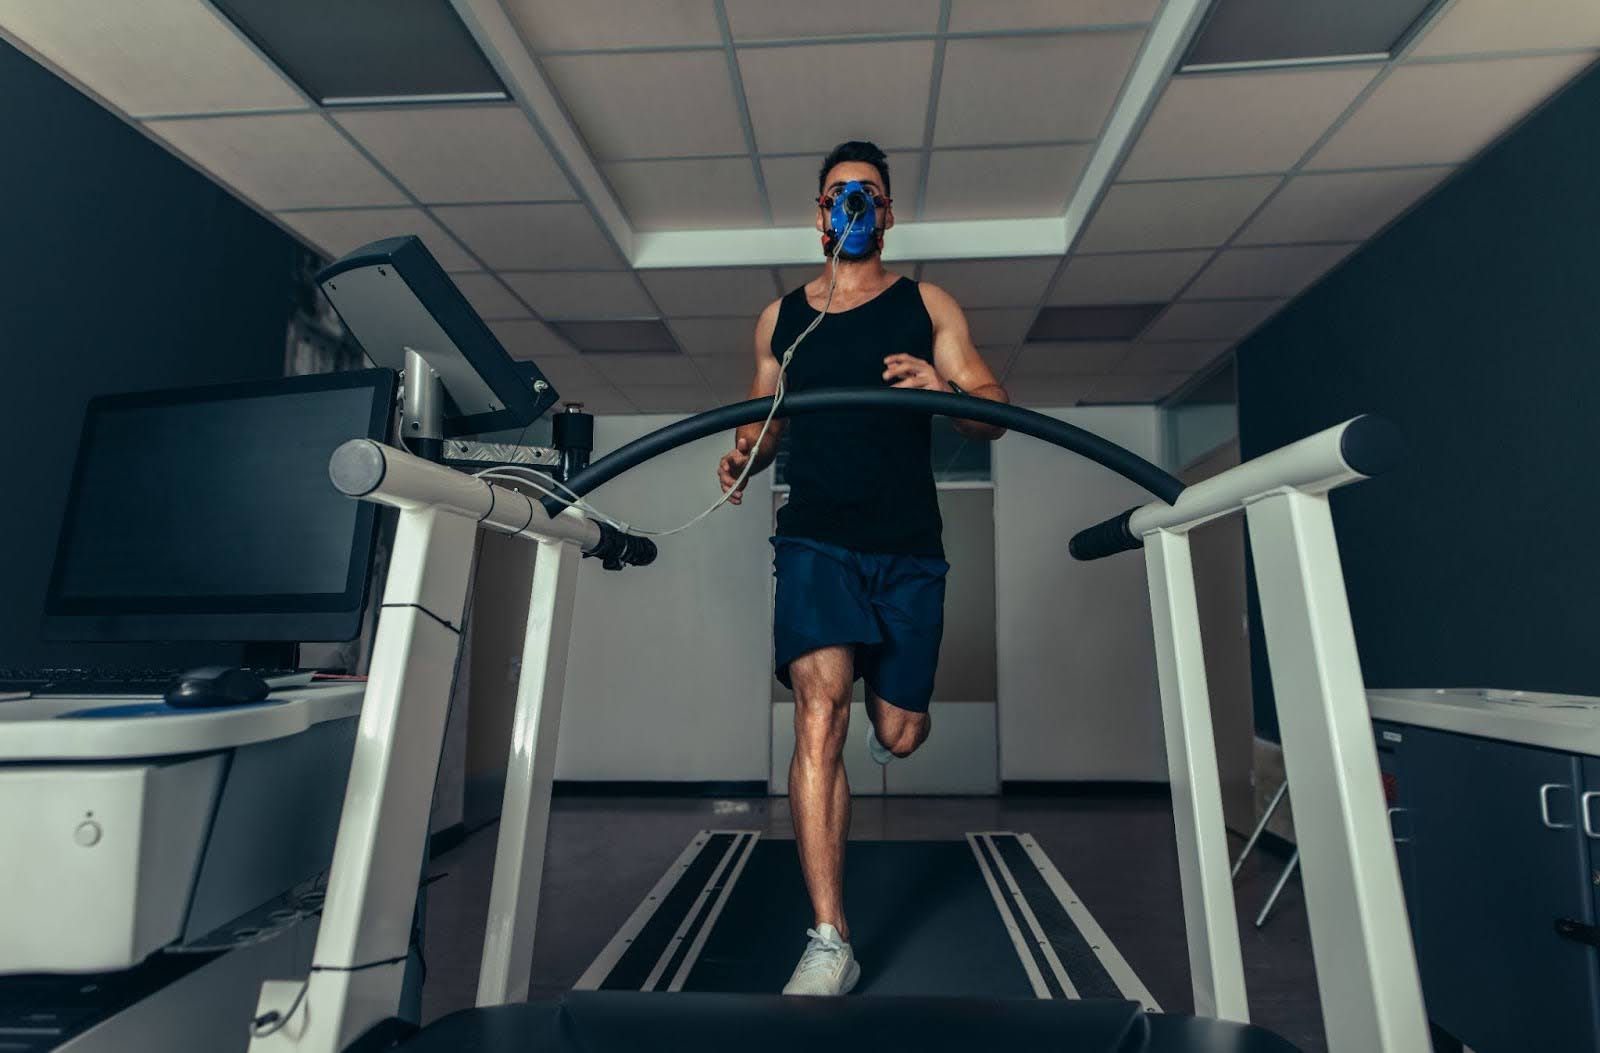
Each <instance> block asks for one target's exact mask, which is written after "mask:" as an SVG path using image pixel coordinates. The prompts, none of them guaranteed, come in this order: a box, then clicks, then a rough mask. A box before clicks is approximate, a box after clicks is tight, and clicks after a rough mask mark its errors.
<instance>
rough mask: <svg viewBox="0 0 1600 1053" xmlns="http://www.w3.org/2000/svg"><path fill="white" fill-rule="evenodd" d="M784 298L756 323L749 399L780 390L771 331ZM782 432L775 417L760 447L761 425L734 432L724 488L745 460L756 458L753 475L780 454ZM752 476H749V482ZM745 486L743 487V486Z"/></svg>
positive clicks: (722, 470)
mask: <svg viewBox="0 0 1600 1053" xmlns="http://www.w3.org/2000/svg"><path fill="white" fill-rule="evenodd" d="M781 302H782V301H778V300H774V301H773V302H772V303H770V304H768V305H767V309H766V310H764V311H762V312H761V317H760V319H759V320H757V322H756V333H755V377H754V379H752V380H751V382H750V395H749V397H750V398H753V399H762V398H770V397H771V396H773V395H775V394H777V391H778V360H777V358H776V357H775V356H774V355H773V354H772V333H773V331H774V330H775V329H777V327H778V307H779V305H780V303H781ZM782 434H783V421H781V420H776V419H775V420H773V422H772V424H771V426H770V427H768V428H767V435H766V438H765V439H763V440H762V442H761V448H760V449H756V448H755V446H756V439H757V437H759V436H760V435H761V424H760V423H759V422H757V423H754V424H746V425H743V426H741V427H740V428H739V429H738V430H737V431H736V432H734V441H733V449H732V450H729V451H728V452H727V453H726V454H724V455H723V458H722V460H721V462H720V463H719V464H718V465H717V477H718V479H719V480H720V482H721V483H722V488H723V489H724V490H727V489H729V488H730V487H732V486H733V484H734V483H735V482H736V481H737V480H738V478H739V474H740V473H741V472H743V471H744V467H745V463H746V462H747V461H750V460H753V461H754V462H755V463H754V464H753V465H752V466H751V468H750V475H755V474H756V473H757V472H760V471H764V470H765V469H766V467H767V466H768V465H769V464H771V463H772V459H773V458H774V457H776V456H777V455H778V437H779V436H780V435H782ZM748 480H749V476H746V482H747V483H748ZM741 489H742V488H741ZM741 497H742V494H739V493H736V494H734V495H733V496H732V497H730V498H728V502H729V503H730V504H738V503H739V502H740V500H741Z"/></svg>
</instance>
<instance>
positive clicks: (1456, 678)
mask: <svg viewBox="0 0 1600 1053" xmlns="http://www.w3.org/2000/svg"><path fill="white" fill-rule="evenodd" d="M1597 128H1600V70H1594V69H1591V70H1590V71H1589V72H1588V73H1587V74H1586V75H1585V76H1584V77H1582V78H1580V79H1579V80H1578V81H1576V82H1574V84H1572V85H1571V86H1569V88H1568V89H1567V90H1566V91H1565V92H1564V93H1563V94H1561V95H1559V96H1558V97H1557V98H1555V99H1554V100H1552V101H1551V102H1549V103H1548V104H1547V105H1546V106H1545V107H1544V108H1542V109H1541V110H1540V111H1538V112H1537V113H1535V114H1534V115H1533V116H1532V117H1530V118H1529V119H1528V120H1527V121H1526V122H1524V123H1523V124H1522V125H1521V126H1520V127H1519V128H1517V129H1516V130H1514V131H1513V132H1512V133H1511V134H1510V135H1508V136H1507V137H1506V138H1504V139H1503V140H1501V142H1500V143H1499V144H1497V145H1496V146H1495V147H1493V148H1492V149H1491V150H1489V151H1488V152H1487V153H1485V154H1484V155H1483V156H1482V157H1480V158H1479V159H1478V160H1477V161H1475V162H1474V163H1473V164H1472V165H1471V166H1470V167H1468V168H1467V169H1465V170H1463V171H1462V172H1460V173H1458V174H1457V175H1456V176H1455V177H1454V178H1452V179H1451V180H1450V181H1449V182H1448V183H1447V184H1445V185H1444V186H1443V187H1442V188H1440V189H1439V190H1438V191H1437V192H1436V193H1435V194H1434V195H1433V196H1431V197H1430V198H1428V199H1427V200H1426V201H1424V202H1423V203H1422V204H1421V205H1420V206H1418V207H1417V208H1416V209H1414V210H1413V211H1412V212H1411V213H1410V214H1408V215H1407V216H1405V217H1403V218H1402V219H1401V220H1400V221H1399V222H1398V223H1396V224H1395V225H1394V226H1392V227H1391V228H1389V230H1388V231H1386V232H1385V233H1384V234H1382V235H1381V236H1380V237H1379V238H1377V239H1376V240H1374V241H1373V242H1371V243H1370V244H1368V245H1367V246H1365V247H1363V248H1362V250H1361V251H1360V252H1359V253H1357V254H1356V255H1355V256H1353V257H1352V258H1351V259H1349V260H1348V261H1346V262H1345V264H1344V265H1343V266H1341V267H1340V268H1339V269H1338V270H1337V271H1335V272H1334V273H1333V274H1331V275H1330V276H1329V277H1327V278H1326V279H1325V280H1324V281H1322V282H1321V283H1320V284H1318V285H1317V286H1316V287H1315V288H1314V289H1312V290H1311V291H1309V292H1308V293H1306V294H1305V295H1304V296H1302V297H1301V298H1300V299H1298V300H1297V301H1296V302H1295V303H1293V304H1292V305H1291V306H1290V307H1289V308H1288V309H1287V310H1285V311H1284V312H1283V313H1282V314H1280V315H1279V316H1278V317H1277V318H1276V319H1274V320H1273V321H1272V322H1271V323H1269V324H1268V325H1267V326H1266V327H1265V328H1264V329H1262V330H1261V331H1260V332H1259V333H1258V334H1256V335H1255V336H1253V337H1251V338H1250V339H1249V340H1248V341H1246V342H1245V344H1244V345H1243V346H1242V348H1241V349H1240V351H1239V356H1238V361H1239V424H1240V441H1241V445H1242V451H1243V454H1244V456H1246V457H1254V456H1258V455H1260V454H1262V453H1265V452H1267V451H1269V450H1272V449H1275V448H1276V447H1279V446H1281V445H1283V444H1285V443H1287V442H1290V441H1292V440H1294V439H1298V438H1301V437H1303V436H1305V435H1308V434H1310V433H1312V432H1315V431H1317V430H1319V429H1321V428H1324V427H1327V426H1329V425H1332V424H1336V423H1338V422H1339V421H1341V420H1343V419H1345V418H1347V417H1350V416H1353V415H1355V414H1357V413H1362V412H1371V413H1378V414H1382V415H1384V416H1386V417H1388V418H1390V419H1391V420H1393V421H1395V422H1396V423H1397V424H1399V425H1400V427H1401V429H1402V430H1403V431H1404V432H1405V433H1406V436H1407V439H1408V441H1409V444H1410V450H1411V459H1410V462H1409V464H1407V466H1406V467H1405V468H1404V469H1403V470H1401V471H1398V472H1396V473H1394V474H1393V475H1391V476H1388V477H1385V478H1381V479H1377V480H1374V481H1372V482H1367V483H1362V484H1360V485H1357V486H1353V487H1350V488H1348V489H1345V490H1340V491H1338V492H1336V493H1335V494H1334V496H1333V504H1334V517H1335V523H1336V524H1337V529H1338V534H1339V542H1340V548H1341V554H1342V557H1343V561H1344V571H1345V581H1346V584H1347V588H1348V591H1349V594H1350V607H1351V613H1352V615H1353V617H1354V620H1355V628H1356V636H1357V641H1358V643H1359V645H1360V648H1361V658H1362V666H1363V671H1364V673H1365V676H1366V681H1367V684H1368V685H1369V686H1372V687H1465V686H1482V687H1504V688H1525V689H1537V690H1545V691H1563V692H1579V693H1583V694H1589V695H1600V663H1597V662H1596V661H1595V657H1594V655H1595V650H1594V648H1595V644H1594V642H1595V641H1596V640H1597V639H1600V602H1597V600H1600V561H1597V559H1596V550H1595V548H1594V544H1593V537H1594V530H1595V524H1596V523H1600V470H1597V469H1600V465H1597V454H1600V413H1597V411H1600V135H1596V134H1595V130H1596V129H1597ZM1252 622H1253V623H1254V624H1253V625H1252V633H1251V636H1252V643H1253V647H1254V650H1255V652H1256V653H1255V655H1254V658H1255V663H1254V664H1255V688H1256V690H1255V697H1256V700H1257V715H1258V720H1259V721H1260V722H1262V723H1263V724H1264V725H1265V729H1266V730H1268V731H1270V732H1275V730H1276V720H1275V717H1274V711H1273V710H1272V708H1271V706H1272V703H1271V697H1272V696H1271V691H1270V683H1269V682H1268V679H1267V668H1266V663H1265V653H1264V651H1263V650H1262V647H1261V644H1260V639H1261V634H1260V631H1259V622H1258V619H1257V617H1256V612H1255V611H1254V610H1252Z"/></svg>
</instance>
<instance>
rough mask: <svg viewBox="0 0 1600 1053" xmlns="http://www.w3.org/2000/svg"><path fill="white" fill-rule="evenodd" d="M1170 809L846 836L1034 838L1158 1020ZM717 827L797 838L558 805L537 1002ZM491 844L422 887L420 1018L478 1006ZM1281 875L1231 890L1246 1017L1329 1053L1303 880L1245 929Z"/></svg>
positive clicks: (1135, 802)
mask: <svg viewBox="0 0 1600 1053" xmlns="http://www.w3.org/2000/svg"><path fill="white" fill-rule="evenodd" d="M1170 809H1171V804H1170V802H1169V801H1167V800H1166V799H1165V798H1136V797H1059V796H1050V797H1015V796H1007V797H998V798H997V797H933V798H929V797H866V798H857V799H856V801H855V814H854V820H853V824H852V827H851V831H850V836H851V837H852V838H853V839H907V840H925V839H935V838H938V839H944V838H959V837H961V836H962V835H963V834H965V833H966V832H967V831H969V830H1016V831H1019V832H1027V833H1031V834H1033V835H1034V837H1035V838H1036V839H1037V840H1038V841H1039V843H1040V844H1041V845H1042V846H1043V847H1044V849H1045V851H1046V852H1048V853H1049V855H1050V858H1051V859H1052V860H1053V861H1054V862H1055V864H1056V866H1057V868H1058V869H1060V870H1061V872H1062V873H1063V874H1064V875H1065V877H1066V878H1067V880H1068V881H1069V882H1071V884H1072V886H1073V888H1074V889H1075V890H1076V891H1077V892H1078V894H1079V895H1080V896H1081V897H1082V899H1083V901H1084V903H1085V904H1086V905H1087V906H1088V907H1089V909H1090V910H1091V911H1093V913H1094V915H1095V917H1096V918H1097V919H1098V920H1099V922H1100V924H1101V926H1102V927H1103V928H1104V929H1105V930H1106V932H1107V934H1109V935H1110V937H1111V938H1112V940H1114V941H1115V942H1116V945H1117V947H1118V948H1119V949H1120V950H1121V951H1122V953H1123V955H1124V956H1125V957H1126V958H1127V959H1128V961H1129V963H1130V964H1131V965H1132V966H1133V969H1134V971H1135V972H1137V973H1138V974H1139V976H1140V978H1141V979H1143V980H1144V982H1145V983H1146V984H1147V985H1148V986H1149V988H1150V991H1151V993H1152V994H1153V995H1154V996H1155V997H1156V999H1157V1000H1158V1001H1159V1002H1160V1003H1161V1005H1162V1006H1163V1008H1165V1009H1167V1010H1168V1011H1171V1012H1188V1011H1190V1010H1191V1009H1192V1005H1193V1003H1192V998H1191V995H1190V991H1189V969H1188V962H1187V954H1186V950H1185V943H1184V929H1183V910H1182V904H1181V900H1180V896H1179V890H1178V864H1177V855H1176V850H1175V848H1174V845H1173V828H1172V818H1171V811H1170ZM718 828H720V829H755V830H760V831H762V832H763V834H764V835H766V836H772V837H790V836H792V832H791V829H790V825H789V806H788V800H787V799H786V798H781V797H775V798H743V799H734V800H711V799H704V798H666V797H648V798H635V797H627V798H624V797H558V798H557V799H556V801H555V802H554V808H553V811H552V814H551V817H550V839H549V852H548V856H547V862H546V867H545V880H544V890H543V896H542V900H541V902H540V908H539V937H538V941H537V944H536V949H535V952H534V965H533V990H532V992H531V995H532V997H533V998H541V997H555V996H558V995H560V994H561V993H562V992H563V991H566V990H567V989H568V988H570V987H571V986H572V984H573V983H574V982H575V981H576V980H577V978H578V977H579V976H580V975H581V974H582V972H583V971H584V969H585V968H587V966H588V965H589V962H590V961H591V960H592V959H593V958H594V957H595V955H596V954H597V953H598V952H599V951H600V949H601V948H602V947H604V946H605V944H606V941H607V940H609V939H610V938H611V935H612V934H613V933H614V932H615V931H616V930H617V928H619V927H620V926H621V924H622V923H623V921H624V920H625V919H626V918H627V916H628V915H629V914H630V913H631V912H632V911H633V909H634V907H636V906H637V905H638V903H639V901H640V900H641V899H643V898H644V896H645V895H646V894H647V893H648V891H649V889H650V887H651V886H652V885H654V884H655V882H656V880H657V879H658V878H659V877H660V876H661V874H662V872H663V871H664V870H665V869H666V868H667V866H668V864H670V863H671V862H672V861H673V860H674V859H675V858H676V857H677V855H678V853H679V852H681V851H682V850H683V847H684V845H685V844H686V843H687V842H688V840H689V838H690V836H691V835H693V834H694V833H695V831H697V830H702V829H718ZM496 832H497V828H496V827H494V826H490V827H488V828H485V829H483V830H480V831H478V832H476V833H474V834H472V835H471V836H469V837H468V838H467V839H466V840H465V841H463V842H462V843H461V844H460V845H458V846H456V847H455V848H454V849H452V850H451V851H449V852H447V853H445V854H444V855H442V856H440V857H439V858H438V859H437V860H435V861H434V863H433V865H432V866H431V867H430V868H429V872H430V873H432V874H443V875H445V877H444V878H443V880H440V881H438V882H436V883H435V884H434V885H433V886H432V887H431V888H430V889H429V899H428V927H427V942H426V953H427V962H428V978H427V984H426V986H425V988H424V991H423V1017H424V1020H432V1019H434V1018H436V1017H438V1016H441V1015H443V1014H445V1013H449V1012H451V1011H453V1010H456V1009H460V1008H465V1007H467V1006H470V1005H472V1003H473V994H474V991H475V990H476V987H477V981H478V958H479V955H480V954H481V952H482V947H483V928H484V922H485V918H486V915H487V911H488V899H489V885H490V880H491V872H492V867H493V857H494V846H495V836H496ZM1235 850H1237V843H1236V845H1235ZM1281 867H1282V862H1281V861H1280V860H1279V859H1276V858H1274V857H1273V856H1271V855H1270V854H1265V853H1257V854H1256V856H1255V857H1254V858H1253V859H1252V860H1251V862H1250V863H1249V864H1248V865H1247V866H1246V868H1245V870H1244V871H1243V872H1242V873H1241V874H1240V875H1239V880H1238V882H1237V885H1236V890H1237V901H1238V904H1239V911H1240V915H1241V918H1242V924H1241V928H1240V931H1241V934H1242V940H1243V947H1244V960H1245V974H1246V982H1247V984H1248V987H1249V991H1250V1006H1251V1014H1252V1018H1253V1019H1254V1020H1255V1022H1256V1023H1259V1024H1262V1025H1263V1026H1265V1027H1268V1028H1271V1029H1272V1030H1274V1031H1276V1032H1278V1033H1279V1034H1281V1035H1283V1036H1284V1037H1285V1038H1287V1039H1289V1040H1290V1041H1291V1042H1293V1043H1295V1044H1296V1045H1298V1046H1300V1047H1301V1048H1302V1049H1304V1050H1305V1051H1306V1053H1324V1051H1325V1050H1326V1049H1327V1046H1326V1043H1325V1041H1324V1039H1323V1033H1322V1023H1321V1016H1320V1011H1319V1009H1318V1006H1317V993H1316V980H1315V973H1314V971H1313V968H1312V963H1311V944H1310V936H1309V934H1308V932H1307V928H1306V915H1305V909H1304V906H1305V905H1304V901H1303V899H1302V897H1301V890H1300V884H1299V881H1298V880H1291V881H1290V883H1289V885H1288V886H1287V887H1286V888H1285V890H1284V892H1283V895H1282V897H1281V898H1280V899H1279V901H1278V906H1277V909H1276V911H1275V913H1274V914H1273V915H1272V917H1271V919H1270V920H1269V921H1268V923H1267V925H1266V927H1265V928H1264V929H1261V930H1257V929H1256V928H1255V927H1254V925H1253V924H1252V919H1253V918H1254V917H1255V914H1256V911H1257V910H1258V909H1259V908H1260V905H1261V904H1262V903H1263V902H1264V901H1265V899H1266V896H1267V894H1268V892H1269V891H1270V889H1271V887H1272V884H1273V882H1274V881H1275V880H1276V878H1277V875H1278V872H1279V870H1280V869H1281ZM797 939H798V940H803V934H797ZM797 946H798V944H797Z"/></svg>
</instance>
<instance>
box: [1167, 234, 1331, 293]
mask: <svg viewBox="0 0 1600 1053" xmlns="http://www.w3.org/2000/svg"><path fill="white" fill-rule="evenodd" d="M1355 247H1356V246H1355V245H1279V246H1273V247H1269V248H1235V249H1226V250H1224V251H1222V252H1220V253H1218V254H1217V258H1216V259H1214V260H1212V261H1211V263H1210V265H1208V266H1207V267H1206V269H1205V270H1203V271H1201V272H1200V276H1199V277H1198V278H1196V279H1195V280H1194V284H1192V285H1190V286H1189V288H1188V289H1186V290H1184V293H1183V297H1184V299H1186V300H1228V299H1240V298H1244V297H1254V296H1293V295H1294V294H1295V293H1298V292H1299V291H1300V290H1302V289H1304V288H1305V287H1306V286H1308V285H1310V284H1311V283H1312V282H1314V281H1316V280H1317V279H1318V278H1320V277H1322V276H1323V274H1325V273H1327V271H1329V270H1330V269H1332V267H1333V265H1334V264H1336V263H1338V262H1339V261H1340V260H1342V259H1344V258H1345V257H1346V256H1348V255H1350V253H1351V251H1353V250H1354V249H1355Z"/></svg>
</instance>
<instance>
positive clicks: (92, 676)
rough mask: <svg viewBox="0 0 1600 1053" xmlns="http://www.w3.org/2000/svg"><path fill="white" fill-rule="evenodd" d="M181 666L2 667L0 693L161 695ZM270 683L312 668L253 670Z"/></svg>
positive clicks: (304, 673)
mask: <svg viewBox="0 0 1600 1053" xmlns="http://www.w3.org/2000/svg"><path fill="white" fill-rule="evenodd" d="M183 672H184V670H182V669H0V692H8V691H27V692H30V693H32V694H35V695H159V694H162V693H163V692H165V691H166V690H167V688H169V687H171V686H172V682H173V681H174V680H176V679H178V677H179V676H180V675H182V673H183ZM250 672H252V673H254V674H256V675H257V676H259V677H260V678H261V679H263V680H265V681H266V682H267V683H268V684H272V683H274V681H283V680H288V679H294V678H297V677H298V678H305V679H309V677H310V675H311V674H310V671H309V670H305V671H302V670H298V669H251V670H250Z"/></svg>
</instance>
